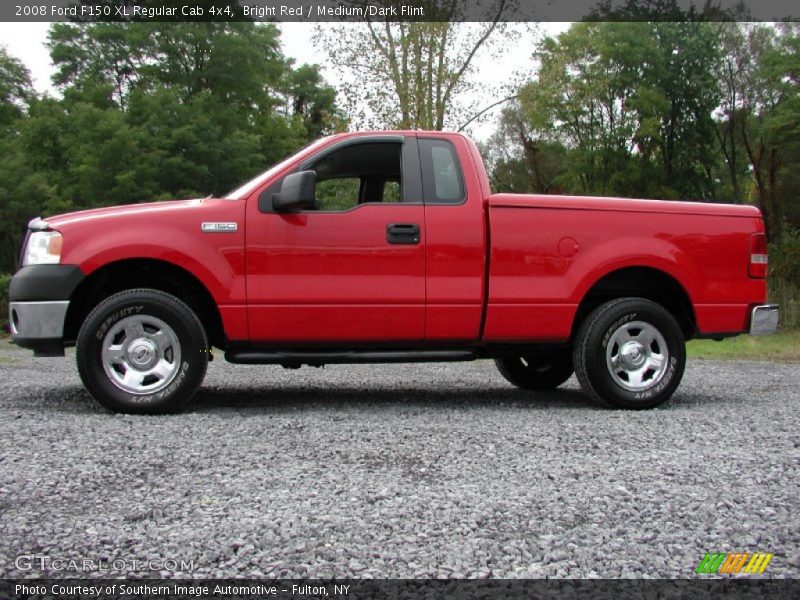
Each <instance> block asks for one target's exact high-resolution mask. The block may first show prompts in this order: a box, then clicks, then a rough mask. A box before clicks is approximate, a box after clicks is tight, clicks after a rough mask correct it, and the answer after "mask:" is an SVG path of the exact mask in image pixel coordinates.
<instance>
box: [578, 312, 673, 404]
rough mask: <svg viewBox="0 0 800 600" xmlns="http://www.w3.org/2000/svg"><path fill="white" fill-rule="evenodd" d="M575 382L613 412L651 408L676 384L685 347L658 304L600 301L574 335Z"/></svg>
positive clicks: (669, 394)
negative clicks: (622, 409) (615, 409)
mask: <svg viewBox="0 0 800 600" xmlns="http://www.w3.org/2000/svg"><path fill="white" fill-rule="evenodd" d="M573 363H574V365H575V373H576V375H577V376H578V381H579V382H580V384H581V387H583V389H584V391H586V392H587V393H588V394H590V395H591V396H592V397H593V398H594V399H596V400H599V401H600V402H602V403H604V404H606V405H608V406H612V407H614V408H627V409H644V408H654V407H656V406H658V405H660V404H662V403H664V402H666V401H667V400H668V399H669V398H670V397H671V396H672V394H673V393H674V392H675V389H676V388H677V387H678V384H680V381H681V378H682V377H683V370H684V367H685V366H686V347H685V342H684V338H683V332H682V331H681V328H680V325H678V322H677V321H676V320H675V317H673V316H672V315H671V314H670V313H669V312H667V311H666V310H665V309H664V308H663V307H662V306H661V305H659V304H656V303H655V302H652V301H650V300H645V299H643V298H621V299H619V300H612V301H611V302H606V303H605V304H603V305H602V306H600V307H598V308H597V309H595V310H594V312H592V313H591V314H590V315H589V316H588V317H587V318H586V320H585V321H584V322H583V324H582V325H581V327H580V328H579V329H578V333H577V335H576V336H575V346H574V351H573Z"/></svg>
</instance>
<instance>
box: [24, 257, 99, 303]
mask: <svg viewBox="0 0 800 600" xmlns="http://www.w3.org/2000/svg"><path fill="white" fill-rule="evenodd" d="M83 278H84V274H83V271H81V270H80V269H79V268H78V267H77V266H75V265H28V266H27V267H22V268H21V269H20V270H19V271H17V274H16V275H14V277H12V278H11V286H10V287H9V288H8V300H9V302H48V301H54V300H69V299H70V297H71V296H72V292H74V291H75V288H77V287H78V284H80V282H81V281H83Z"/></svg>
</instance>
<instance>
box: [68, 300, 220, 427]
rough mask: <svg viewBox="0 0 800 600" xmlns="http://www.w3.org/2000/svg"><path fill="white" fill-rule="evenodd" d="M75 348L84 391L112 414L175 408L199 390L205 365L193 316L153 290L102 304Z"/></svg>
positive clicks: (201, 332)
mask: <svg viewBox="0 0 800 600" xmlns="http://www.w3.org/2000/svg"><path fill="white" fill-rule="evenodd" d="M76 346H77V361H78V372H79V373H80V376H81V379H82V380H83V383H84V385H85V386H86V389H88V390H89V392H90V393H91V394H92V396H94V398H95V399H96V400H97V401H98V402H100V403H101V404H102V405H103V406H105V407H107V408H110V409H111V410H113V411H116V412H124V413H149V414H157V413H165V412H169V411H173V410H175V409H177V408H179V407H180V406H181V405H182V404H184V403H185V402H186V401H188V400H189V398H191V397H192V396H193V395H194V393H195V392H196V391H197V388H199V387H200V384H201V383H202V381H203V378H204V377H205V373H206V367H207V365H208V342H207V341H206V334H205V331H204V329H203V326H202V324H201V323H200V320H199V319H198V318H197V315H195V314H194V312H193V311H192V310H191V309H190V308H189V307H188V306H187V305H186V304H185V303H183V302H182V301H181V300H179V299H178V298H175V297H174V296H171V295H169V294H166V293H164V292H161V291H158V290H151V289H135V290H127V291H124V292H120V293H118V294H114V295H113V296H110V297H108V298H106V299H105V300H103V301H102V302H101V303H100V304H98V305H97V306H96V307H95V308H94V310H92V312H91V313H89V316H88V317H86V320H85V321H84V322H83V325H82V326H81V330H80V333H79V334H78V340H77V344H76Z"/></svg>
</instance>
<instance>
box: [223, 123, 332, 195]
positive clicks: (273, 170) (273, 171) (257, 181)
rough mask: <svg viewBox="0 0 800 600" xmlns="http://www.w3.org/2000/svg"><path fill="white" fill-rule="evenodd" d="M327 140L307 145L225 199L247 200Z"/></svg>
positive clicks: (323, 139)
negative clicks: (302, 155)
mask: <svg viewBox="0 0 800 600" xmlns="http://www.w3.org/2000/svg"><path fill="white" fill-rule="evenodd" d="M327 139H328V138H321V139H318V140H316V141H314V142H311V143H310V144H306V145H305V146H304V147H303V148H302V149H300V150H298V151H297V152H295V153H293V154H292V155H291V156H289V157H287V158H285V159H283V160H282V161H281V162H279V163H278V164H277V165H274V166H272V167H270V168H269V169H267V170H266V171H264V172H263V173H261V174H260V175H257V176H256V177H254V178H253V179H251V180H250V181H248V182H247V183H245V184H243V185H241V186H239V187H238V188H236V189H235V190H233V191H232V192H230V193H228V194H225V196H223V197H224V198H232V199H233V200H241V199H242V198H245V197H246V196H247V195H248V194H250V193H251V192H252V191H253V190H254V189H256V188H257V187H259V186H260V185H261V184H262V183H264V182H265V181H267V180H268V179H269V178H271V177H272V176H273V175H275V174H276V173H279V172H280V171H282V170H283V169H285V168H286V167H287V166H288V165H289V163H291V162H293V161H294V160H295V159H296V158H297V157H298V156H300V155H301V154H308V153H309V152H311V151H312V150H314V149H316V148H317V147H318V146H320V145H322V144H323V143H324V142H325V141H326V140H327Z"/></svg>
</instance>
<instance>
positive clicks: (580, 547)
mask: <svg viewBox="0 0 800 600" xmlns="http://www.w3.org/2000/svg"><path fill="white" fill-rule="evenodd" d="M73 359H74V356H73V355H72V354H70V357H69V358H68V359H39V360H33V359H31V358H30V354H29V353H28V352H25V351H21V350H19V349H16V348H14V347H13V346H11V345H9V344H7V342H5V341H0V381H2V382H3V391H2V393H1V394H0V575H2V576H4V577H13V576H37V577H38V576H44V575H48V574H54V575H59V576H76V575H77V576H81V577H83V576H87V575H88V576H92V575H106V576H107V575H109V574H115V572H114V571H107V570H106V571H102V572H100V571H93V572H90V573H76V572H74V571H69V570H67V571H65V570H64V569H65V568H67V569H69V567H65V566H64V565H65V564H67V565H68V564H69V563H68V561H69V560H75V561H81V560H83V559H90V560H93V561H97V563H96V564H105V567H104V568H106V569H107V568H109V565H111V566H112V567H113V565H115V564H116V565H121V563H120V561H123V562H125V564H126V566H121V567H120V569H121V573H119V574H122V573H124V572H126V571H132V572H134V574H136V575H138V576H159V574H161V575H172V576H179V577H190V576H193V577H230V576H235V577H246V576H252V577H264V576H266V577H276V578H277V577H332V576H336V577H351V576H354V577H366V576H373V577H434V576H436V577H440V576H444V577H487V576H492V577H545V576H551V577H679V576H689V577H691V576H693V574H694V569H695V568H696V567H697V565H698V563H699V562H700V560H701V559H702V558H703V556H704V554H705V553H706V552H711V551H717V552H734V551H749V552H753V551H762V552H772V553H774V554H775V556H774V558H773V559H772V562H771V563H770V564H769V567H768V569H767V571H766V573H765V576H771V577H800V566H795V565H793V564H792V563H794V562H800V561H799V560H798V553H800V477H799V476H798V475H800V368H798V365H787V364H774V363H757V362H710V361H700V360H694V361H691V360H690V361H689V365H688V367H687V372H686V376H685V378H684V382H683V384H682V386H681V387H680V388H679V390H678V392H677V394H676V395H675V397H674V398H673V400H672V401H671V402H670V403H669V404H667V405H666V406H664V407H662V408H660V409H657V410H654V411H647V412H641V413H634V412H618V411H611V410H603V409H598V408H596V407H595V406H594V405H592V404H591V403H589V402H588V401H587V400H586V399H585V398H584V396H583V395H582V394H581V393H580V392H579V391H578V387H577V383H576V382H575V380H574V378H573V379H571V380H570V381H569V382H568V383H567V384H566V385H565V386H564V387H563V388H562V389H560V390H557V391H553V392H549V393H541V394H536V395H534V394H530V393H525V392H520V391H517V390H516V389H514V388H513V387H511V386H510V385H509V384H507V383H506V382H505V380H503V379H502V378H501V377H500V375H499V374H498V373H497V372H496V370H495V368H494V365H493V363H491V362H489V361H480V362H476V363H463V364H432V365H399V366H336V365H334V366H329V367H326V368H325V369H311V368H308V367H305V368H303V369H301V370H299V371H286V370H283V369H281V368H280V367H272V366H268V367H253V366H248V367H245V366H233V365H228V364H226V363H225V362H224V361H222V360H220V359H219V357H218V359H217V360H216V361H214V362H213V363H212V364H211V365H210V369H209V374H208V377H207V378H206V383H205V386H204V387H203V389H202V390H201V391H200V393H199V395H198V398H197V402H196V403H195V404H194V405H193V406H192V407H190V408H189V410H188V411H187V412H185V413H183V414H179V415H172V416H165V417H141V416H115V415H113V414H110V413H108V412H106V411H105V410H103V409H101V408H100V407H99V406H98V405H97V404H95V403H94V401H92V399H91V398H90V397H89V396H88V394H87V393H86V392H85V391H84V390H83V388H82V387H81V385H80V382H79V379H78V376H77V371H76V368H75V365H74V360H73ZM20 555H23V556H27V555H38V556H46V557H49V558H48V559H47V560H48V561H50V562H48V563H47V565H45V566H44V568H42V563H41V562H40V564H36V563H35V562H34V564H33V566H32V568H31V570H18V569H17V568H16V567H15V562H16V563H17V564H18V566H19V561H15V559H16V558H17V557H18V556H20ZM164 559H175V560H176V561H177V562H178V565H177V566H176V565H175V564H174V563H172V562H170V561H169V560H166V561H164ZM53 560H62V561H65V562H64V563H62V566H61V570H59V569H57V568H56V567H54V566H53V563H52V561H53ZM137 560H138V561H153V560H155V561H156V562H159V561H164V562H165V563H166V565H168V566H169V569H166V568H165V567H161V568H162V572H161V573H159V571H158V570H155V571H152V570H150V569H158V566H157V565H156V566H153V563H148V566H147V567H145V568H144V569H143V568H141V567H140V566H129V565H130V563H131V561H137ZM100 561H103V563H101V562H100ZM180 561H184V562H188V563H191V564H190V565H189V566H190V567H191V566H193V569H189V568H187V569H185V570H182V569H181V567H180ZM42 562H44V561H42ZM25 564H26V563H22V568H23V569H25V568H26V567H25Z"/></svg>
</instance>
